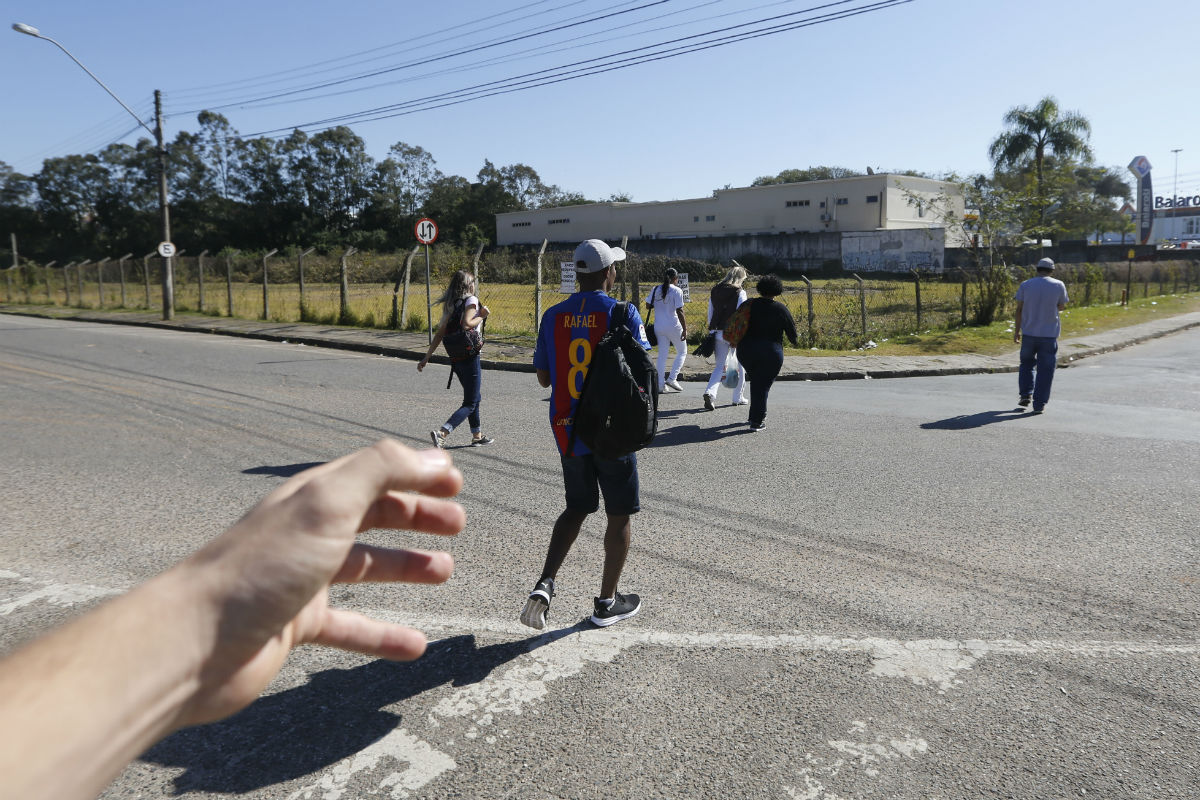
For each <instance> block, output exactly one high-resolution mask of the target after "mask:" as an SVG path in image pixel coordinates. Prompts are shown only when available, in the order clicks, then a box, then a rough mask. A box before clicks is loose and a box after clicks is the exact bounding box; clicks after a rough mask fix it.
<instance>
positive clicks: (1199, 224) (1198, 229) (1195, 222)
mask: <svg viewBox="0 0 1200 800" xmlns="http://www.w3.org/2000/svg"><path fill="white" fill-rule="evenodd" d="M1183 232H1184V233H1185V234H1187V235H1188V236H1195V235H1196V234H1197V233H1200V219H1197V218H1196V217H1190V218H1188V219H1186V220H1184V222H1183Z"/></svg>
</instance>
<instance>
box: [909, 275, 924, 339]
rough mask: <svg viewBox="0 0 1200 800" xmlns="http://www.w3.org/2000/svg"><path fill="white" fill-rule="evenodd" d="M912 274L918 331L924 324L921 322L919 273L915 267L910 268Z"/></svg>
mask: <svg viewBox="0 0 1200 800" xmlns="http://www.w3.org/2000/svg"><path fill="white" fill-rule="evenodd" d="M909 272H911V273H912V274H913V281H914V283H913V285H914V286H915V287H916V289H917V330H918V331H920V330H921V328H923V327H924V326H923V325H922V324H921V273H920V272H918V271H917V270H915V269H910V270H909Z"/></svg>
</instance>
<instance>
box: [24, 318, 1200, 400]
mask: <svg viewBox="0 0 1200 800" xmlns="http://www.w3.org/2000/svg"><path fill="white" fill-rule="evenodd" d="M0 313H4V314H11V315H14V316H27V317H41V318H43V319H66V320H74V321H79V322H96V323H102V324H108V325H133V326H142V327H148V328H158V329H161V330H182V331H191V332H196V333H211V334H215V335H220V336H236V337H240V338H243V339H258V340H262V341H274V342H286V343H292V344H302V345H305V346H308V347H326V348H334V349H339V350H349V351H354V352H359V353H371V354H374V355H380V356H390V357H393V358H405V359H411V360H413V361H418V360H420V359H421V358H422V357H423V356H424V355H425V352H426V350H427V342H428V339H427V334H421V333H410V332H407V331H376V330H367V329H364V328H340V327H335V326H323V325H315V324H311V323H288V322H262V321H258V320H238V319H230V318H228V317H182V318H181V317H176V318H175V319H174V320H170V321H166V320H161V319H156V316H157V315H156V314H154V313H152V312H128V311H114V312H106V311H89V310H79V309H68V308H63V307H62V306H53V307H43V306H24V305H19V304H4V303H0ZM1198 326H1200V312H1191V313H1188V314H1181V315H1178V316H1174V317H1168V318H1165V319H1162V320H1154V321H1151V322H1145V323H1141V324H1139V325H1133V326H1129V327H1126V328H1117V329H1114V330H1111V331H1106V332H1104V333H1099V334H1094V335H1091V336H1083V337H1077V338H1074V339H1064V340H1062V341H1060V342H1059V367H1060V368H1062V367H1070V366H1071V364H1073V363H1074V362H1076V361H1079V360H1081V359H1084V358H1090V357H1092V356H1097V355H1101V354H1103V353H1111V352H1114V351H1116V350H1121V349H1124V348H1126V347H1131V346H1133V345H1136V344H1141V343H1143V342H1147V341H1150V340H1152V339H1157V338H1160V337H1162V336H1168V335H1170V334H1172V333H1178V332H1180V331H1184V330H1188V329H1190V328H1194V327H1198ZM489 347H490V348H491V349H492V350H493V352H500V353H501V354H503V355H505V356H509V357H510V358H511V360H502V359H498V358H482V359H480V363H481V365H482V366H483V367H484V368H485V369H490V370H500V371H506V372H533V371H534V369H533V364H532V363H531V362H532V359H533V348H531V347H527V346H524V345H514V344H506V343H504V342H495V341H493V342H491V343H489ZM485 352H486V351H485ZM872 359H877V360H878V361H879V362H887V365H885V366H880V364H878V363H876V364H870V363H869V361H870V360H872ZM690 360H691V361H692V363H693V364H695V363H696V361H697V357H696V356H691V357H690ZM430 363H434V364H449V363H450V361H449V359H447V358H446V357H445V356H443V355H435V356H433V357H432V358H431V359H430ZM702 363H703V364H704V365H705V366H704V368H703V369H697V368H695V367H692V368H690V369H689V368H687V365H685V368H684V370H683V371H682V372H681V373H680V376H679V377H680V379H681V380H685V381H707V380H708V377H709V375H710V374H711V372H712V369H713V366H712V362H711V361H710V360H708V359H703V360H702ZM1017 369H1018V363H1017V354H1016V353H1011V354H1006V355H1003V356H980V355H974V354H970V353H965V354H961V355H952V356H872V355H847V356H828V357H823V358H816V357H813V356H786V357H785V358H784V365H783V369H782V370H781V371H780V374H779V377H778V378H777V380H781V381H838V380H866V379H882V378H922V377H940V376H948V375H983V374H992V373H1008V372H1016V371H1017Z"/></svg>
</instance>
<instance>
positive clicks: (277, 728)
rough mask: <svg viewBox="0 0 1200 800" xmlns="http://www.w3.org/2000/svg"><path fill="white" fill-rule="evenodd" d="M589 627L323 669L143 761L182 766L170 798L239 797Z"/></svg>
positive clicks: (458, 642) (460, 643)
mask: <svg viewBox="0 0 1200 800" xmlns="http://www.w3.org/2000/svg"><path fill="white" fill-rule="evenodd" d="M586 627H589V626H587V625H586V624H585V623H583V622H580V623H579V624H576V625H572V626H570V627H567V628H562V629H559V630H556V631H550V632H548V633H544V634H541V635H539V636H534V637H530V638H528V639H522V640H520V641H515V642H504V643H500V644H493V645H488V646H486V647H478V646H476V643H475V637H474V635H471V634H465V635H462V636H455V637H452V638H449V639H444V640H442V641H439V642H434V643H432V644H430V645H429V648H428V649H427V650H426V652H425V655H423V656H422V657H421V658H419V659H417V660H416V661H412V662H407V663H401V662H397V661H386V660H383V659H380V660H377V661H371V662H369V663H367V664H363V665H362V666H360V667H353V668H350V669H327V670H323V671H321V672H318V673H316V674H314V675H312V676H311V677H310V678H309V680H308V682H307V683H306V684H304V685H303V686H298V687H296V688H294V689H288V690H286V691H282V692H279V693H277V694H273V695H269V696H267V697H262V698H259V699H258V700H256V701H255V702H254V703H252V704H251V705H250V706H249V707H247V708H246V709H244V710H243V711H241V712H240V713H238V714H236V715H235V716H233V717H230V718H229V719H227V720H224V721H221V722H217V723H213V724H211V725H204V726H201V727H197V728H189V729H186V730H182V731H179V732H178V733H175V734H173V735H172V736H169V737H167V738H166V739H164V740H162V741H161V742H159V743H158V744H157V745H155V746H154V747H153V748H151V749H150V750H149V751H147V752H146V753H145V754H143V755H142V757H141V759H140V760H141V761H144V762H148V763H152V764H159V765H161V766H166V767H181V768H182V769H183V772H182V773H181V774H179V775H177V776H176V777H175V779H174V785H173V790H174V794H176V795H179V794H184V793H186V792H205V793H214V794H217V793H219V794H242V793H245V792H253V791H257V790H261V789H264V788H266V787H268V786H274V785H276V784H281V783H285V782H287V781H292V780H296V779H298V778H302V777H304V776H307V775H313V774H314V773H318V772H320V771H321V770H324V769H327V768H329V767H331V766H333V765H334V764H337V763H338V762H339V761H342V760H343V759H345V758H348V757H350V756H352V755H354V754H356V753H358V752H360V751H362V750H363V749H364V748H366V747H369V746H370V745H371V744H373V743H375V742H377V741H379V740H380V739H382V738H383V737H384V736H386V735H388V734H389V733H391V732H392V731H393V730H395V729H396V728H397V727H399V726H400V724H401V722H402V721H403V716H402V715H401V714H399V713H396V712H395V711H392V710H389V709H388V707H389V706H392V705H393V704H395V703H399V702H402V701H404V700H408V699H410V698H413V697H416V696H418V695H420V694H422V693H424V692H427V691H429V690H431V689H434V688H436V687H439V686H442V685H443V684H449V685H451V686H455V687H459V686H469V685H471V684H474V683H478V682H479V681H481V680H483V679H484V678H486V677H487V676H488V675H489V674H490V673H491V672H492V671H493V670H494V669H496V668H497V667H499V666H501V665H503V664H506V663H508V662H509V661H512V660H513V659H515V658H517V657H518V656H521V655H523V654H525V653H528V652H531V651H533V650H536V649H537V648H539V647H543V646H545V645H548V644H551V643H552V642H555V641H557V640H559V639H562V638H564V637H566V636H569V635H570V634H572V633H575V632H577V631H580V630H583V629H584V628H586ZM421 719H423V718H422V717H418V720H421Z"/></svg>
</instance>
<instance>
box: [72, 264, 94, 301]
mask: <svg viewBox="0 0 1200 800" xmlns="http://www.w3.org/2000/svg"><path fill="white" fill-rule="evenodd" d="M90 263H92V260H91V259H90V258H85V259H84V260H83V261H80V262H79V263H78V264H76V265H75V282H76V283H77V284H78V285H79V296H78V297H77V298H76V299H77V300H78V301H79V307H80V308H83V268H84V267H85V266H87V265H88V264H90Z"/></svg>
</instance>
